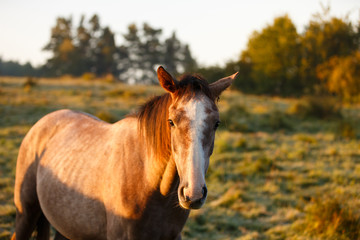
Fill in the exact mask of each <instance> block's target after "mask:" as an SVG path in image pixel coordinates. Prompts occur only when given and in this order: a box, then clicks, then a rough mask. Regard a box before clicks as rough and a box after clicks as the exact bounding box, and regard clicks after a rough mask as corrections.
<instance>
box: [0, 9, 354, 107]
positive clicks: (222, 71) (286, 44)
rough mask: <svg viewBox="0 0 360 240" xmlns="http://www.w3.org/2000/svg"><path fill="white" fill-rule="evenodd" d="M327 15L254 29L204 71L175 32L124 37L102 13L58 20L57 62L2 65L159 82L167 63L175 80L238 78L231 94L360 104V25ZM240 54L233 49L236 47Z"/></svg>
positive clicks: (134, 29)
mask: <svg viewBox="0 0 360 240" xmlns="http://www.w3.org/2000/svg"><path fill="white" fill-rule="evenodd" d="M329 12H330V9H329V8H324V12H323V13H321V14H316V15H314V16H313V18H312V19H311V20H310V22H309V23H308V24H307V25H306V27H305V30H304V32H302V33H299V32H298V30H297V29H296V27H295V25H294V23H293V22H292V20H291V19H290V18H289V16H287V15H285V16H280V17H277V18H275V19H274V21H273V22H272V23H271V24H268V25H267V26H266V27H264V28H263V29H262V30H261V31H255V32H253V34H252V35H251V37H250V38H249V40H248V43H247V47H246V49H245V50H244V51H242V53H241V54H240V56H239V58H238V59H235V60H232V61H229V62H227V63H226V64H225V66H224V67H219V66H206V67H199V66H198V65H197V63H196V60H195V59H194V58H193V57H192V54H191V51H190V48H189V46H188V45H187V44H184V43H182V42H181V41H180V40H179V39H178V38H177V36H176V34H175V32H174V33H173V34H172V35H171V36H167V37H163V36H162V30H161V29H158V28H154V27H151V26H150V25H149V24H146V23H144V24H143V25H142V26H140V27H139V26H138V25H136V24H131V25H129V26H128V28H127V32H126V33H123V34H121V36H122V41H121V45H117V44H116V42H115V33H114V32H113V31H112V30H111V29H110V28H109V27H103V26H101V24H100V19H99V17H98V16H97V15H94V16H92V17H91V18H90V19H88V20H87V19H86V18H85V17H84V16H83V17H82V18H81V20H80V22H79V24H78V25H77V26H76V27H74V26H73V21H72V18H63V17H59V18H57V20H56V24H55V26H54V27H53V28H52V30H51V38H50V41H49V42H48V44H46V46H45V47H44V50H45V51H50V52H51V53H52V57H51V58H49V59H48V60H47V62H46V64H45V65H44V66H41V67H40V68H36V69H35V68H33V67H32V66H31V64H25V65H20V64H18V63H16V62H3V61H1V59H0V74H1V75H22V74H24V75H35V76H62V75H65V74H70V75H73V76H81V75H83V74H84V73H90V74H93V75H94V76H103V75H106V74H111V75H112V76H115V77H116V78H117V79H119V80H122V81H124V82H129V83H154V81H155V80H156V76H155V71H154V70H155V69H156V66H158V65H164V66H165V67H166V68H167V69H168V70H169V71H170V72H171V73H174V74H175V75H178V74H181V73H184V72H197V73H200V74H201V75H203V76H204V77H205V78H206V79H208V80H210V81H213V80H215V79H219V78H221V77H223V76H225V75H229V74H232V73H234V72H236V71H239V72H240V77H239V78H238V79H237V80H236V81H235V85H234V88H236V89H238V90H241V91H243V92H245V93H254V94H271V95H281V96H300V95H305V94H332V95H337V96H340V97H341V98H342V99H343V100H345V101H360V21H359V22H358V23H357V24H355V25H354V24H353V23H352V22H351V21H350V20H349V19H348V18H346V17H345V18H338V17H332V16H330V14H329ZM234 51H236V49H234Z"/></svg>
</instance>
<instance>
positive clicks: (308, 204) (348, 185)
mask: <svg viewBox="0 0 360 240" xmlns="http://www.w3.org/2000/svg"><path fill="white" fill-rule="evenodd" d="M26 82H29V79H26V78H0V114H1V116H2V117H1V118H0V239H9V238H10V235H11V233H12V232H13V230H14V218H15V208H14V206H13V186H14V177H15V164H16V158H17V153H18V149H19V146H20V144H21V141H22V139H23V137H24V136H25V134H26V132H27V131H28V130H29V129H30V127H31V126H32V125H33V124H34V123H35V122H36V121H38V120H39V119H40V118H41V117H42V116H44V115H45V114H47V113H49V112H52V111H55V110H57V109H62V108H71V109H74V110H79V111H85V112H88V113H91V114H93V115H96V116H97V117H99V118H100V119H103V120H104V121H108V122H115V121H117V120H119V119H121V118H123V117H124V116H126V114H129V113H131V112H133V111H136V110H137V109H138V106H139V105H141V104H142V103H144V102H145V101H146V99H148V98H149V97H151V96H154V95H158V94H162V93H164V91H163V90H162V89H161V88H159V87H157V86H127V85H123V84H119V83H112V82H111V81H100V80H91V81H90V80H82V79H76V80H69V79H66V78H64V79H36V80H35V84H32V85H31V84H30V85H31V86H30V87H24V84H26ZM25 86H26V85H25ZM218 107H219V109H220V117H221V121H222V124H221V127H220V129H219V131H218V132H217V134H216V140H215V148H214V154H213V156H212V157H211V159H210V166H209V169H208V173H207V186H208V198H207V203H206V204H205V205H204V207H203V208H202V209H200V210H198V211H192V213H191V215H190V218H189V221H188V222H187V224H186V226H185V228H184V232H183V238H184V239H302V240H310V239H347V240H348V239H349V240H350V239H358V238H359V237H360V236H359V232H360V230H359V229H360V222H359V221H360V212H359V211H360V191H359V189H360V139H359V134H360V132H359V130H360V126H359V124H356V123H357V121H358V117H359V116H360V110H359V106H346V108H340V107H331V106H329V104H328V103H327V102H326V101H325V100H324V101H322V102H321V103H316V101H315V100H314V99H305V98H304V99H299V100H296V99H281V98H271V97H259V96H253V95H244V94H241V93H238V92H235V91H226V92H225V93H224V96H222V98H221V99H220V102H219V104H218ZM314 109H315V110H314ZM316 109H321V110H316ZM316 111H322V113H321V114H320V115H318V113H317V112H316ZM350 113H351V114H350Z"/></svg>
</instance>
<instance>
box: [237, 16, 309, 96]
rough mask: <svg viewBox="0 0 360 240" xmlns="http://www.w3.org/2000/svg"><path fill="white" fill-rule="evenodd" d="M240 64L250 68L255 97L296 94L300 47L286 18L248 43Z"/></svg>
mask: <svg viewBox="0 0 360 240" xmlns="http://www.w3.org/2000/svg"><path fill="white" fill-rule="evenodd" d="M242 57H246V58H247V59H242V61H243V62H246V61H247V62H250V63H251V64H252V73H251V77H252V80H253V81H254V82H255V84H256V87H257V90H256V91H257V92H258V93H267V94H283V95H289V94H291V93H294V92H296V91H299V89H298V88H299V87H300V88H301V87H302V86H299V85H298V83H299V73H298V70H299V69H298V68H299V63H300V45H299V35H298V33H297V31H296V27H295V25H294V24H293V23H292V21H291V19H290V18H289V17H288V16H283V17H278V18H275V19H274V22H273V25H269V26H267V27H266V28H264V29H263V30H262V31H261V32H256V31H255V32H254V33H253V34H252V36H251V37H250V39H249V42H248V46H247V50H246V53H243V55H242Z"/></svg>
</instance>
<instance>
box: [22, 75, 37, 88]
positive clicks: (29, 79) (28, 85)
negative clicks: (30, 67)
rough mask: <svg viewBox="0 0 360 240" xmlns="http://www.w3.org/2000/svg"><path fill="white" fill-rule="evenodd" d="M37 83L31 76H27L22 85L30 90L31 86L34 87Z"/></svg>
mask: <svg viewBox="0 0 360 240" xmlns="http://www.w3.org/2000/svg"><path fill="white" fill-rule="evenodd" d="M36 85H37V81H36V80H35V78H33V77H27V78H26V80H25V82H24V84H23V87H24V89H25V90H30V89H31V88H32V87H35V86H36Z"/></svg>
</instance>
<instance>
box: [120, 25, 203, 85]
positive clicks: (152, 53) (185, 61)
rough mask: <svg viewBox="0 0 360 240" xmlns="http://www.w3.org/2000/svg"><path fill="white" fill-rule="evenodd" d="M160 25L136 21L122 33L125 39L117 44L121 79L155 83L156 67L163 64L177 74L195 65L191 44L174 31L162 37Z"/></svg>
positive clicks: (193, 67) (130, 81)
mask: <svg viewBox="0 0 360 240" xmlns="http://www.w3.org/2000/svg"><path fill="white" fill-rule="evenodd" d="M161 33H162V30H161V29H156V28H153V27H151V26H150V25H149V24H147V23H144V24H143V27H142V29H139V28H138V27H137V26H136V25H135V24H131V25H129V26H128V32H127V33H126V34H124V35H123V37H124V40H125V41H124V43H123V45H122V46H120V47H119V48H118V53H119V56H121V61H119V64H118V68H119V71H120V72H121V75H120V76H121V79H122V80H123V81H126V82H129V83H145V84H154V83H157V80H156V67H157V66H158V65H164V66H165V67H166V68H167V69H168V70H169V71H170V72H172V73H173V74H175V75H177V74H179V73H184V72H185V71H189V70H193V69H195V68H196V61H195V60H194V59H193V57H192V56H191V52H190V48H189V46H188V45H184V44H182V43H181V42H180V40H179V39H178V38H177V37H176V34H175V33H173V34H172V36H171V37H169V38H167V39H165V41H164V42H162V41H161Z"/></svg>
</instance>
